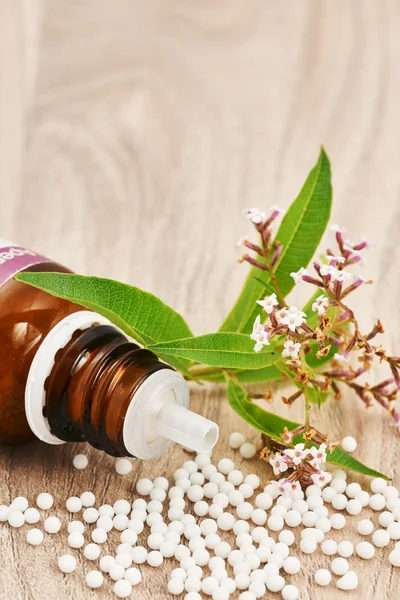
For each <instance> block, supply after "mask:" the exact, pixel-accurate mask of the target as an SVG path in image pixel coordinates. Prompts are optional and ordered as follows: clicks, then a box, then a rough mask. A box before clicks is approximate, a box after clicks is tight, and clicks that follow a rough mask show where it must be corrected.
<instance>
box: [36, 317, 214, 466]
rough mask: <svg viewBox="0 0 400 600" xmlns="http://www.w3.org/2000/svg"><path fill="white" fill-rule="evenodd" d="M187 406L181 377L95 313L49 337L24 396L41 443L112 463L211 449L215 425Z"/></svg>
mask: <svg viewBox="0 0 400 600" xmlns="http://www.w3.org/2000/svg"><path fill="white" fill-rule="evenodd" d="M188 406H189V388H188V385H187V383H186V381H185V380H184V378H183V377H182V375H181V374H180V373H177V372H176V371H175V370H174V369H173V368H172V367H170V366H169V365H167V364H165V363H163V362H161V361H160V360H159V358H158V357H157V356H156V355H155V354H153V353H152V352H150V351H149V350H146V349H143V348H140V347H139V346H138V345H137V344H135V343H134V342H132V341H129V340H128V339H127V338H126V336H125V335H124V334H123V333H122V332H121V331H119V330H118V329H117V328H116V327H114V326H113V325H111V323H110V322H109V321H108V320H107V319H105V318H103V317H102V316H101V315H98V314H96V313H93V312H91V311H79V312H76V313H73V314H71V315H68V316H67V317H65V318H64V319H63V320H62V321H60V322H59V323H57V325H56V326H55V327H54V328H53V329H52V330H51V331H50V332H49V333H48V335H47V336H46V337H45V339H44V340H43V342H42V344H41V345H40V347H39V349H38V351H37V352H36V355H35V357H34V359H33V362H32V364H31V368H30V371H29V375H28V380H27V384H26V390H25V412H26V416H27V419H28V422H29V425H30V427H31V429H32V431H33V432H34V434H35V435H36V436H37V437H38V438H39V439H41V440H42V441H44V442H47V443H49V444H62V443H65V442H84V441H86V442H88V443H89V444H91V445H92V446H93V447H94V448H97V449H99V450H103V451H105V452H107V453H108V454H111V455H112V456H136V457H138V458H142V459H146V458H153V457H155V456H159V455H160V454H162V452H164V451H165V450H166V449H167V448H168V446H169V445H170V444H171V443H172V442H178V443H180V444H182V445H184V446H187V447H189V448H192V449H193V450H195V451H197V452H208V451H209V450H211V449H212V448H213V446H214V445H215V443H216V441H217V439H218V427H217V425H216V424H215V423H213V422H212V421H209V420H208V419H205V418H204V417H201V416H200V415H198V414H196V413H194V412H191V411H190V410H188Z"/></svg>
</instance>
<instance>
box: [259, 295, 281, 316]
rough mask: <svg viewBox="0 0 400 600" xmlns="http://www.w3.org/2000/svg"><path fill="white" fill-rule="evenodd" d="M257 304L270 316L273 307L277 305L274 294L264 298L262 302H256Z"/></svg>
mask: <svg viewBox="0 0 400 600" xmlns="http://www.w3.org/2000/svg"><path fill="white" fill-rule="evenodd" d="M257 304H259V305H260V306H262V307H263V309H264V310H265V312H266V313H268V314H269V315H270V314H271V313H272V311H273V310H274V306H276V305H277V304H278V299H277V297H276V294H271V295H270V296H266V297H265V298H264V300H257Z"/></svg>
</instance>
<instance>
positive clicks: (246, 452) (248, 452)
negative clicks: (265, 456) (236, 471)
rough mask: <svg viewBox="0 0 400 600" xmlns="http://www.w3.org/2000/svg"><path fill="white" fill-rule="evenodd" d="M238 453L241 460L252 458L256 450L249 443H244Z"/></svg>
mask: <svg viewBox="0 0 400 600" xmlns="http://www.w3.org/2000/svg"><path fill="white" fill-rule="evenodd" d="M239 452H240V454H241V456H242V457H243V458H253V456H255V455H256V452H257V448H256V447H255V445H254V444H251V443H250V442H245V443H244V444H242V445H241V446H240V449H239Z"/></svg>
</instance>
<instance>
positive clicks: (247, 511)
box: [210, 502, 254, 520]
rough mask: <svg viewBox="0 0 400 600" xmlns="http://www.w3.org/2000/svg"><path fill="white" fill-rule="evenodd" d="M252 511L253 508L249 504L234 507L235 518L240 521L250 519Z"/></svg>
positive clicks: (243, 503)
mask: <svg viewBox="0 0 400 600" xmlns="http://www.w3.org/2000/svg"><path fill="white" fill-rule="evenodd" d="M253 510H254V509H253V506H252V505H251V504H250V502H242V503H241V504H239V505H238V506H237V507H236V513H237V516H238V517H239V518H240V519H242V520H247V519H250V518H251V515H252V514H253ZM210 514H211V513H210Z"/></svg>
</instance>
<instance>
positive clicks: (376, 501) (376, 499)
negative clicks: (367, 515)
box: [369, 494, 386, 510]
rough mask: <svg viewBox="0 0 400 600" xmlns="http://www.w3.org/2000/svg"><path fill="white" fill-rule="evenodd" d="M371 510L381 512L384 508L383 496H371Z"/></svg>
mask: <svg viewBox="0 0 400 600" xmlns="http://www.w3.org/2000/svg"><path fill="white" fill-rule="evenodd" d="M369 505H370V507H371V508H372V510H383V509H384V508H385V506H386V500H385V496H384V495H383V494H373V496H371V498H370V500H369Z"/></svg>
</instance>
